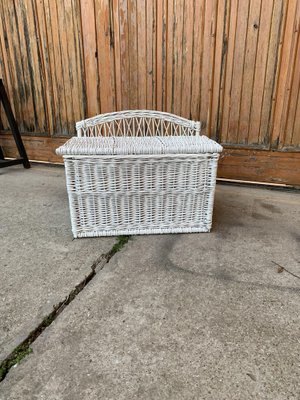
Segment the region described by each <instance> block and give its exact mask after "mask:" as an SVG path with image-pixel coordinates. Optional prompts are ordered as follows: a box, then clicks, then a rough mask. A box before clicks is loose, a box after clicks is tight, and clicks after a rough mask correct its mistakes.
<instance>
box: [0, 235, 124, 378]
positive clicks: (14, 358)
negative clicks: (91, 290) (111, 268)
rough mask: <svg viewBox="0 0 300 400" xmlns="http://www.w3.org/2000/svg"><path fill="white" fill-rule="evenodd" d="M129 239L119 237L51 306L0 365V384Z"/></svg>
mask: <svg viewBox="0 0 300 400" xmlns="http://www.w3.org/2000/svg"><path fill="white" fill-rule="evenodd" d="M129 239H130V236H119V237H118V238H117V242H116V243H115V244H114V246H113V247H112V248H111V249H110V250H109V251H108V252H107V253H106V254H102V255H101V256H100V257H98V258H97V259H96V260H95V261H94V262H93V264H92V265H91V272H90V273H89V274H88V275H87V276H86V277H85V278H84V279H83V280H82V281H81V282H80V283H78V284H77V285H76V286H75V287H74V289H72V290H71V292H70V293H69V294H68V295H67V297H66V298H65V299H64V300H62V301H61V302H59V303H58V304H56V305H54V306H53V311H51V313H50V314H48V315H47V316H46V317H45V318H44V319H43V320H42V322H41V323H40V324H39V325H38V326H37V327H36V328H35V329H34V330H33V331H31V332H30V333H29V335H28V336H27V337H26V339H25V340H23V341H22V343H20V344H19V345H18V346H17V347H16V348H15V349H14V350H13V351H12V352H11V353H10V354H9V355H8V356H7V357H6V358H5V359H4V360H3V361H2V362H1V364H0V382H2V381H3V380H4V379H5V377H6V375H7V374H8V372H9V370H10V369H11V368H12V367H13V366H14V365H16V364H18V363H19V362H20V361H21V360H22V359H24V358H25V357H26V356H27V355H28V354H30V353H32V349H31V347H30V345H31V344H32V343H33V342H34V341H35V340H36V339H37V338H38V337H39V336H40V335H41V334H42V333H43V332H44V330H45V329H46V328H48V326H50V325H51V324H52V322H53V321H55V319H56V318H57V317H58V316H59V315H60V314H61V313H62V312H63V310H64V309H65V308H66V307H67V306H68V305H69V304H70V303H71V302H72V301H73V300H74V299H75V298H76V297H77V296H78V294H79V293H80V292H81V291H82V290H83V289H84V288H85V287H86V286H87V285H88V283H89V282H90V281H91V280H92V279H93V278H94V277H95V276H96V275H97V273H98V272H99V271H101V270H102V269H103V268H104V266H105V265H106V264H107V263H108V262H109V261H110V259H111V258H112V257H113V256H114V255H115V254H116V253H117V252H118V251H120V250H121V249H122V248H123V247H124V246H125V244H126V243H127V242H128V240H129Z"/></svg>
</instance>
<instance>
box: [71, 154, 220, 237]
mask: <svg viewBox="0 0 300 400" xmlns="http://www.w3.org/2000/svg"><path fill="white" fill-rule="evenodd" d="M218 158H219V154H201V155H189V157H187V156H186V155H182V156H164V155H160V156H156V157H151V156H149V157H143V158H141V157H134V156H127V157H119V156H112V157H106V158H102V159H99V158H97V157H95V158H90V157H88V158H87V157H81V158H65V167H66V177H67V189H68V194H69V201H70V209H71V220H72V231H73V235H74V237H85V236H111V235H122V234H146V233H147V234H150V233H167V232H169V233H175V232H208V231H209V230H210V228H211V222H212V206H213V198H214V189H215V182H216V170H217V162H218ZM79 177H80V178H79Z"/></svg>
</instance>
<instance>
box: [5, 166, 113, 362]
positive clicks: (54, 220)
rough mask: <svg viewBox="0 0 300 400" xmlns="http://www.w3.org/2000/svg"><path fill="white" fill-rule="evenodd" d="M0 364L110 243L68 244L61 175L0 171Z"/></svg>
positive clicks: (42, 169)
mask: <svg viewBox="0 0 300 400" xmlns="http://www.w3.org/2000/svg"><path fill="white" fill-rule="evenodd" d="M0 187H1V189H0V249H1V250H0V275H1V279H0V315H1V320H0V361H1V360H2V359H3V358H5V356H7V355H8V354H9V353H10V352H11V351H12V350H13V348H14V347H16V346H17V345H18V344H19V343H20V342H21V341H22V340H23V339H24V338H25V337H26V336H27V335H28V334H29V333H30V332H31V331H32V330H33V329H34V328H35V327H36V326H37V325H38V324H39V323H40V322H41V321H42V319H43V318H44V317H45V316H46V315H47V314H49V313H50V312H51V311H52V309H53V306H54V305H56V304H57V303H59V302H60V301H62V300H63V299H64V297H65V296H67V295H68V294H69V292H70V291H71V289H72V288H73V287H74V286H75V285H76V284H78V283H79V282H80V281H81V280H83V279H84V277H85V276H86V275H87V274H88V273H89V272H90V271H91V269H90V267H91V265H92V264H93V261H95V260H96V259H97V257H99V256H100V255H101V253H105V252H107V251H108V250H109V249H110V248H111V247H112V245H113V243H114V242H115V239H114V238H104V239H96V240H92V239H86V240H81V241H80V240H74V241H73V240H72V239H73V238H72V234H71V227H70V220H69V210H68V203H67V194H66V188H65V179H64V169H63V168H60V167H46V166H37V165H34V166H33V167H32V169H29V170H25V169H23V168H22V167H21V166H16V167H9V168H4V169H0Z"/></svg>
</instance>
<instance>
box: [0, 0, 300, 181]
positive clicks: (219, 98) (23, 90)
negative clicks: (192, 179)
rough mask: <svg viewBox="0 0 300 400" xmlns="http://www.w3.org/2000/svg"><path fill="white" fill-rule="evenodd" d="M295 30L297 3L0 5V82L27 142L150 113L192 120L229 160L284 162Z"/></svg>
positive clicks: (28, 0)
mask: <svg viewBox="0 0 300 400" xmlns="http://www.w3.org/2000/svg"><path fill="white" fill-rule="evenodd" d="M299 25H300V2H299V1H298V0H289V1H285V0H274V1H272V2H268V1H264V0H243V1H242V0H222V1H220V0H160V1H158V0H147V1H146V0H60V1H51V0H18V1H17V0H2V2H0V74H1V76H2V77H3V79H4V83H5V86H6V88H7V91H8V94H9V97H10V99H11V103H12V108H13V111H14V113H15V115H16V118H17V120H18V123H19V126H20V130H21V132H23V134H26V133H30V138H31V139H29V138H28V139H26V143H27V144H28V145H29V142H30V140H31V141H33V142H34V140H35V139H34V137H33V136H34V135H37V136H40V135H43V136H44V135H46V136H49V141H46V139H43V143H47V144H48V145H49V146H50V147H51V145H50V142H51V140H53V141H54V142H55V140H56V139H55V137H56V138H58V137H63V136H71V135H73V134H74V133H75V129H74V128H75V122H76V121H77V120H80V119H83V118H86V117H89V116H93V115H96V114H99V113H104V112H110V111H115V110H123V109H134V108H139V109H145V108H147V109H159V110H164V111H167V112H173V113H175V114H178V115H181V116H184V117H187V118H191V119H194V120H201V121H202V122H203V132H204V133H206V134H208V135H209V136H211V137H213V138H216V139H217V140H218V141H220V142H221V143H223V144H225V145H226V146H227V147H228V148H233V150H234V152H236V151H238V149H240V150H241V151H246V149H248V150H249V151H251V152H253V151H257V152H259V151H262V150H271V149H272V150H277V152H280V151H282V152H284V154H285V155H284V156H283V158H282V160H287V159H288V155H286V154H289V153H286V152H290V154H291V158H293V157H294V156H292V154H294V152H298V151H299V150H300V89H299V87H300V27H299ZM20 99H21V101H20ZM0 113H1V114H0V130H7V129H8V125H7V121H6V119H5V117H4V116H3V110H2V109H0ZM25 136H26V135H25ZM51 138H53V139H51ZM39 140H41V139H39ZM5 143H8V141H7V140H6V142H5ZM277 152H276V153H277ZM269 153H270V154H272V155H270V156H268V157H269V158H266V157H267V156H266V154H267V152H266V151H264V152H263V153H262V154H263V157H262V158H261V159H262V160H268V162H269V161H270V160H273V162H277V158H276V157H275V156H274V152H271V151H270V152H269ZM33 154H34V155H35V156H37V157H38V148H37V147H35V150H34V153H33ZM41 154H42V156H41V157H43V156H45V155H46V154H47V152H46V150H41ZM235 154H236V153H235ZM47 157H48V158H49V155H47ZM51 157H52V156H51ZM51 157H50V158H51ZM51 159H52V158H51ZM236 160H239V161H238V162H240V163H242V162H243V161H242V160H243V158H242V157H240V158H236ZM249 160H250V161H251V160H253V159H252V158H249ZM250 161H249V162H250ZM253 162H254V161H253ZM270 162H271V161H270ZM286 162H288V161H286ZM236 165H237V164H236ZM226 168H227V169H226V171H228V173H230V174H231V172H229V169H228V168H229V167H226ZM236 168H237V169H238V167H236ZM249 168H250V167H249ZM274 168H275V169H276V166H274ZM280 168H281V167H280ZM243 169H244V167H243ZM281 170H283V169H282V168H281ZM224 171H225V170H224ZM253 171H254V170H253ZM253 171H252V172H253ZM259 171H260V169H257V180H263V179H265V178H264V177H263V175H264V173H263V174H260V173H259ZM287 171H288V170H286V174H288V172H287ZM252 172H251V176H252V175H253V173H252ZM236 174H237V175H238V174H239V172H238V170H237V171H236ZM243 174H244V175H245V176H246V173H244V172H243ZM265 174H266V176H270V174H269V172H268V171H267V170H266V173H265ZM252 178H253V176H252ZM252 178H251V179H252ZM286 179H287V180H289V179H290V178H289V177H288V176H287V177H286ZM254 180H255V179H254Z"/></svg>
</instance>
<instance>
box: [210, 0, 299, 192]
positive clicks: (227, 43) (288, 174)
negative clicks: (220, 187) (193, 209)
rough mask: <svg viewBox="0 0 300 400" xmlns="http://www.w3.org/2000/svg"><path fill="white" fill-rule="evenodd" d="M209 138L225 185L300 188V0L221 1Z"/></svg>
mask: <svg viewBox="0 0 300 400" xmlns="http://www.w3.org/2000/svg"><path fill="white" fill-rule="evenodd" d="M221 3H222V4H219V8H218V15H219V18H220V19H221V20H223V22H224V24H223V27H221V26H220V25H218V30H217V37H216V42H217V45H216V47H215V49H216V52H215V64H214V68H215V69H214V101H213V103H212V110H211V115H212V117H211V121H210V126H209V133H210V135H211V136H212V137H213V138H216V139H217V140H218V141H220V142H221V143H222V144H223V145H224V147H225V157H223V158H222V159H221V163H220V168H219V176H220V177H223V178H231V179H242V180H244V179H245V180H253V181H265V182H271V183H289V184H293V185H299V184H300V153H299V150H300V147H299V139H300V136H299V135H300V122H298V121H299V117H300V99H299V97H300V96H299V83H300V40H299V13H300V4H299V2H298V1H297V0H291V1H290V2H286V1H283V0H274V1H273V2H267V1H263V0H243V1H236V0H232V1H225V2H221Z"/></svg>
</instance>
